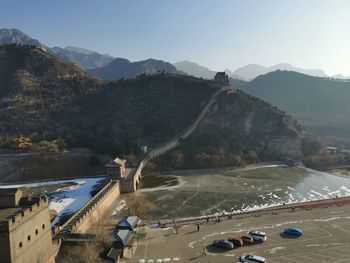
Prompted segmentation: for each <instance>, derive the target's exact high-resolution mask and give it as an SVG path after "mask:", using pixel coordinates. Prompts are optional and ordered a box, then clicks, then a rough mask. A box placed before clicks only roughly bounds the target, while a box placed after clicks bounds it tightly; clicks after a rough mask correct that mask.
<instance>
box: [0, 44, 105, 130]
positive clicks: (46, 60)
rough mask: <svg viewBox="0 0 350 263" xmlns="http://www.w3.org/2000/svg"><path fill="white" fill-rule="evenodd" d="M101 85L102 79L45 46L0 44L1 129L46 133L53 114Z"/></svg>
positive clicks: (60, 111)
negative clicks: (63, 59) (53, 54)
mask: <svg viewBox="0 0 350 263" xmlns="http://www.w3.org/2000/svg"><path fill="white" fill-rule="evenodd" d="M100 88H101V82H100V81H99V80H97V79H94V78H92V77H90V76H89V75H88V74H86V73H84V72H83V71H81V70H80V69H79V68H77V67H76V66H74V65H73V64H69V63H62V62H60V61H58V60H57V59H56V58H55V57H53V56H52V55H50V54H49V53H47V52H44V51H43V50H42V49H38V48H34V47H31V46H17V45H4V46H0V109H1V110H0V120H1V126H0V133H2V134H8V132H10V133H23V134H33V133H40V132H43V133H42V135H43V134H44V132H45V130H46V129H49V126H47V125H49V123H50V122H52V121H53V120H52V115H53V114H56V113H63V112H64V111H66V110H67V109H69V107H71V105H73V104H74V103H76V102H77V101H78V100H80V99H81V98H82V97H84V96H87V95H88V94H92V93H94V92H96V91H97V90H98V89H100Z"/></svg>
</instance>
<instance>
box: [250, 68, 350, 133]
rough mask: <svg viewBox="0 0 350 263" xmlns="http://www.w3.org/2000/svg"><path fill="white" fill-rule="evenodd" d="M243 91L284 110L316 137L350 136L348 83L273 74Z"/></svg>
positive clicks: (252, 82)
mask: <svg viewBox="0 0 350 263" xmlns="http://www.w3.org/2000/svg"><path fill="white" fill-rule="evenodd" d="M243 90H244V91H246V92H248V93H250V94H252V95H253V96H256V97H259V98H261V99H263V100H266V101H267V102H269V103H271V104H272V105H275V106H277V107H279V108H280V109H283V110H285V111H286V112H288V113H289V114H291V115H293V116H294V117H295V118H297V119H298V120H299V121H300V122H301V123H302V124H303V126H304V127H306V128H309V129H311V130H313V131H314V132H316V133H318V134H320V135H327V134H329V135H330V136H335V137H343V138H346V137H347V136H348V134H349V132H350V115H349V113H350V103H349V98H350V82H345V81H339V80H333V79H326V78H317V77H311V76H308V75H304V74H300V73H297V72H290V71H275V72H271V73H268V74H266V75H263V76H259V77H257V78H256V79H254V80H253V81H251V82H249V83H247V84H246V85H245V86H244V88H243Z"/></svg>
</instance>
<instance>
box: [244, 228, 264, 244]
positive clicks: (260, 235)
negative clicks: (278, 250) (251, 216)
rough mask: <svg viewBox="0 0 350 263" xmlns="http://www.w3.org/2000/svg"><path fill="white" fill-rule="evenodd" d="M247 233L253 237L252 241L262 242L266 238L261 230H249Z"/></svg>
mask: <svg viewBox="0 0 350 263" xmlns="http://www.w3.org/2000/svg"><path fill="white" fill-rule="evenodd" d="M247 234H248V235H249V236H251V237H252V238H253V239H254V241H260V242H264V241H266V239H267V237H266V233H265V232H261V231H257V230H251V231H249V232H248V233H247Z"/></svg>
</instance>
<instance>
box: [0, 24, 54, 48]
mask: <svg viewBox="0 0 350 263" xmlns="http://www.w3.org/2000/svg"><path fill="white" fill-rule="evenodd" d="M4 44H19V45H30V46H36V47H40V48H41V49H43V50H45V51H46V50H48V47H47V46H45V45H44V44H42V43H41V42H40V41H39V40H37V39H34V38H31V37H30V36H28V35H27V34H25V33H23V32H22V31H21V30H19V29H17V28H1V29H0V45H4Z"/></svg>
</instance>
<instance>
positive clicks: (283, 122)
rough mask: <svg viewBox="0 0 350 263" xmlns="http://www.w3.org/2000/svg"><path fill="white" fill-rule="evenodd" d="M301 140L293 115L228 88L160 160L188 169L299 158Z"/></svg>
mask: <svg viewBox="0 0 350 263" xmlns="http://www.w3.org/2000/svg"><path fill="white" fill-rule="evenodd" d="M301 144H302V129H301V128H300V126H299V125H298V124H297V123H296V122H295V121H293V120H292V118H291V117H289V116H287V115H285V113H284V112H282V111H280V110H278V109H277V108H275V107H273V106H271V105H270V104H268V103H266V102H264V101H261V100H259V99H257V98H254V97H251V96H249V95H247V94H245V93H243V92H241V91H228V92H226V93H224V94H221V95H219V97H218V99H217V101H216V103H215V104H214V105H213V106H212V108H211V110H210V113H209V114H208V115H207V117H206V118H205V119H204V120H203V121H202V122H201V123H200V125H199V127H198V128H197V129H196V130H195V132H194V133H193V134H192V135H191V136H190V137H189V138H188V139H185V140H183V141H182V143H181V145H180V146H179V147H178V148H177V149H175V150H173V151H172V152H170V153H167V154H166V155H164V156H161V157H160V158H158V159H157V160H156V162H155V163H156V165H157V167H158V168H159V169H178V168H181V169H183V168H192V167H193V166H194V167H197V168H209V167H220V166H231V165H239V164H243V163H250V162H257V161H268V160H280V161H286V160H289V159H293V160H299V159H300V158H301V157H302V152H301Z"/></svg>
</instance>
